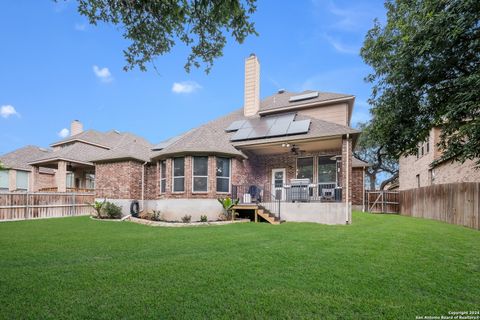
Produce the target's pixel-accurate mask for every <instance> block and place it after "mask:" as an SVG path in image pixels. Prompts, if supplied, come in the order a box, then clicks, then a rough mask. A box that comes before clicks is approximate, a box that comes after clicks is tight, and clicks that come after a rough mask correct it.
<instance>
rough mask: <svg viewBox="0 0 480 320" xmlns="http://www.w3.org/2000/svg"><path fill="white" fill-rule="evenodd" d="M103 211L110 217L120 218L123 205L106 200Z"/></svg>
mask: <svg viewBox="0 0 480 320" xmlns="http://www.w3.org/2000/svg"><path fill="white" fill-rule="evenodd" d="M102 211H103V212H104V213H105V215H106V216H107V217H108V218H109V219H120V218H121V217H122V207H120V206H117V205H116V204H114V203H111V202H108V201H107V202H105V204H104V205H103V208H102Z"/></svg>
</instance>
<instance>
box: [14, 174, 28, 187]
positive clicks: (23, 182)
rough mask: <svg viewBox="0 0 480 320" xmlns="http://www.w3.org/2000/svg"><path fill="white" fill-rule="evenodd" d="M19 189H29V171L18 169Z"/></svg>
mask: <svg viewBox="0 0 480 320" xmlns="http://www.w3.org/2000/svg"><path fill="white" fill-rule="evenodd" d="M16 181H17V185H16V189H17V190H22V191H27V190H28V172H27V171H20V170H17V178H16Z"/></svg>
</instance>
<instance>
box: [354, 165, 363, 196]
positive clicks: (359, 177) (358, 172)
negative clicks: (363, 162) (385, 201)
mask: <svg viewBox="0 0 480 320" xmlns="http://www.w3.org/2000/svg"><path fill="white" fill-rule="evenodd" d="M363 178H364V175H363V168H359V167H356V168H352V204H353V205H362V204H363V192H364V185H365V181H364V180H363Z"/></svg>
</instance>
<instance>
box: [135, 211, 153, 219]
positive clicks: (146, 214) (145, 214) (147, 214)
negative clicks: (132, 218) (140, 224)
mask: <svg viewBox="0 0 480 320" xmlns="http://www.w3.org/2000/svg"><path fill="white" fill-rule="evenodd" d="M138 217H139V218H140V219H145V220H152V213H151V212H149V211H142V212H140V213H139V214H138Z"/></svg>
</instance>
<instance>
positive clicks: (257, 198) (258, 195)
mask: <svg viewBox="0 0 480 320" xmlns="http://www.w3.org/2000/svg"><path fill="white" fill-rule="evenodd" d="M248 193H249V194H250V196H251V198H252V202H256V203H258V202H262V189H260V188H259V187H258V186H255V185H252V186H250V188H248Z"/></svg>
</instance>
